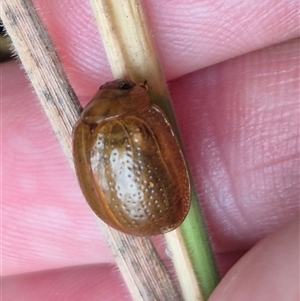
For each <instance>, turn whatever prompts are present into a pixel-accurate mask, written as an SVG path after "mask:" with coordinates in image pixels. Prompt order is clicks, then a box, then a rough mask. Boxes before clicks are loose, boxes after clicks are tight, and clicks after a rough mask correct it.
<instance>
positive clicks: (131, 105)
mask: <svg viewBox="0 0 300 301" xmlns="http://www.w3.org/2000/svg"><path fill="white" fill-rule="evenodd" d="M73 139H74V140H73V152H74V162H75V168H76V173H77V176H78V179H79V183H80V186H81V189H82V191H83V194H84V195H85V197H86V200H87V201H88V203H89V204H90V206H91V207H92V209H93V210H94V212H95V213H96V214H97V215H98V216H99V217H100V218H101V219H102V220H103V221H104V222H106V223H107V224H109V225H110V226H112V227H114V228H116V229H118V230H119V231H122V232H124V233H128V234H131V235H138V236H150V235H156V234H160V233H164V232H168V231H171V230H173V229H175V228H176V227H178V226H179V225H180V224H181V223H182V222H183V220H184V218H185V217H186V215H187V212H188V210H189V206H190V182H189V178H188V172H187V168H186V164H185V162H184V158H183V155H182V152H181V150H180V146H179V143H178V141H177V140H176V137H175V135H174V133H173V130H172V128H171V126H170V123H169V122H168V120H167V118H166V116H165V115H164V113H163V112H162V111H161V109H159V108H158V107H157V106H155V105H153V104H151V102H150V98H149V96H148V94H147V90H146V86H145V85H136V84H135V83H133V82H131V81H128V80H116V81H112V82H108V83H106V84H104V85H102V86H101V87H100V89H99V91H98V92H97V93H96V95H95V96H94V98H93V99H92V100H91V102H90V103H89V104H88V105H87V106H86V107H85V109H84V110H83V112H82V114H81V118H80V120H79V121H78V122H77V124H76V126H75V128H74V132H73Z"/></svg>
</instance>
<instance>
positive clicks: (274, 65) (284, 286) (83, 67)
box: [0, 0, 300, 301]
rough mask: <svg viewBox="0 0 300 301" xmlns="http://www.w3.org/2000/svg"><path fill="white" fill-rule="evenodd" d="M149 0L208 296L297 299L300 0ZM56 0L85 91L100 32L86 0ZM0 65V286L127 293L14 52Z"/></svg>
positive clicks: (71, 67) (64, 56) (59, 43)
mask: <svg viewBox="0 0 300 301" xmlns="http://www.w3.org/2000/svg"><path fill="white" fill-rule="evenodd" d="M144 2H145V9H146V12H147V15H148V18H149V22H150V25H151V28H152V31H153V35H154V38H155V41H156V43H157V47H158V51H159V56H160V58H161V61H162V65H163V69H164V72H165V74H166V78H167V80H168V81H169V88H170V93H171V96H172V102H173V105H174V109H175V113H176V116H177V120H178V124H179V128H180V132H181V136H182V140H183V144H184V147H185V151H186V154H187V158H188V161H189V165H190V167H191V171H192V175H193V179H194V181H195V185H196V187H197V192H198V195H199V196H200V197H201V204H202V206H203V208H204V211H205V217H206V220H207V224H208V228H209V231H210V235H211V239H212V242H213V245H214V251H215V253H216V256H217V258H218V265H219V268H220V270H221V273H222V276H223V279H222V281H221V283H220V285H219V286H218V287H217V289H216V291H215V292H214V294H213V295H212V296H211V298H210V301H223V300H231V301H244V300H255V301H257V300H258V301H260V300H262V301H269V300H270V301H271V300H272V301H277V300H278V301H279V300H289V301H294V300H295V301H296V300H298V297H299V223H298V217H299V192H300V191H299V190H300V189H299V161H298V159H299V148H298V147H299V145H298V143H299V66H298V63H299V38H298V37H299V25H298V1H277V2H275V1H271V0H270V1H266V0H262V1H253V2H254V3H255V4H249V3H250V2H251V3H253V2H252V1H248V2H249V3H245V2H247V1H178V0H177V1H175V0H174V1H154V0H152V1H150V0H147V1H144ZM234 2H236V3H234ZM52 3H53V2H50V1H46V0H44V1H42V0H38V1H35V4H36V7H38V12H39V14H40V15H41V16H42V18H43V21H44V23H45V25H46V27H47V30H48V31H49V33H50V35H51V37H52V39H53V40H54V42H55V45H56V47H57V49H58V53H59V55H60V58H61V61H62V63H63V66H64V68H65V71H66V73H67V75H68V77H69V79H70V82H71V85H72V86H73V88H74V90H75V92H76V93H77V95H78V97H79V98H80V100H81V102H82V105H85V104H86V103H87V101H88V100H89V99H90V98H91V97H92V96H93V94H94V93H95V91H96V90H97V88H98V87H99V85H100V84H102V83H104V82H106V81H108V80H112V75H111V73H110V71H109V66H108V63H107V59H106V56H105V53H104V50H103V46H102V44H101V42H100V37H99V35H98V33H97V29H96V27H95V25H94V21H93V19H92V13H91V10H90V8H89V5H88V3H87V2H84V1H80V2H79V1H78V2H76V1H66V0H64V1H59V4H57V5H53V4H52ZM0 68H1V84H2V87H1V104H2V112H3V113H2V126H1V127H2V133H1V136H2V148H1V158H2V171H3V176H2V179H1V180H2V183H1V185H2V275H3V276H5V277H4V278H3V282H2V298H3V300H4V301H5V300H14V301H18V300H25V301H27V300H43V301H47V300H74V301H77V300H103V301H108V300H125V301H126V300H131V298H130V296H129V293H128V291H127V289H126V287H125V285H124V283H123V282H122V279H121V277H120V275H119V273H118V272H117V270H116V269H115V267H114V261H113V257H112V255H111V253H110V251H109V249H108V247H107V245H106V243H105V240H104V238H103V236H102V234H101V232H100V230H99V228H98V226H97V223H96V221H95V217H94V215H93V213H92V212H91V210H90V208H89V207H88V205H87V203H86V202H85V200H84V198H83V196H82V194H81V192H80V189H79V187H78V183H77V180H76V177H75V175H74V174H73V172H72V170H71V168H70V166H69V165H68V163H67V161H66V159H65V157H64V155H63V153H62V150H61V148H60V145H59V143H58V141H57V140H56V138H55V136H54V134H53V132H52V130H51V128H50V124H49V122H48V121H47V119H46V117H45V114H44V112H43V111H42V109H41V107H40V105H39V103H38V99H37V97H36V96H35V94H34V93H33V91H32V88H31V87H30V85H29V83H28V81H27V79H26V77H25V75H24V72H23V71H22V70H21V69H20V64H19V63H18V62H8V63H5V64H2V65H1V67H0ZM159 248H160V249H162V250H163V248H164V246H163V245H162V244H161V243H160V244H159ZM242 255H244V256H243V257H241V256H242ZM59 268H63V269H59ZM30 272H33V273H30ZM24 273H25V274H24Z"/></svg>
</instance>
